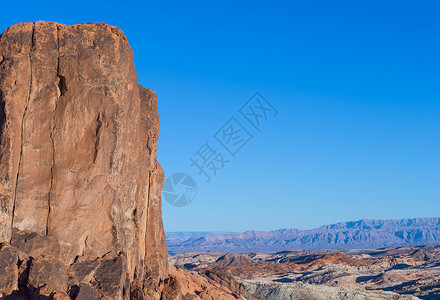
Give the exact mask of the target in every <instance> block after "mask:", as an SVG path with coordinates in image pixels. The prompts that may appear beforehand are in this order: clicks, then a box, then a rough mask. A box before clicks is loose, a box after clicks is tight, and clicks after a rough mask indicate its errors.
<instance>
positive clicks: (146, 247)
mask: <svg viewBox="0 0 440 300" xmlns="http://www.w3.org/2000/svg"><path fill="white" fill-rule="evenodd" d="M151 172H152V171H149V172H148V189H147V210H146V211H145V213H146V214H147V217H146V218H145V241H144V242H145V248H144V249H145V250H144V251H145V253H144V254H143V255H144V257H143V260H144V262H145V256H147V249H148V243H147V241H148V221H149V218H148V213H149V210H150V190H151Z"/></svg>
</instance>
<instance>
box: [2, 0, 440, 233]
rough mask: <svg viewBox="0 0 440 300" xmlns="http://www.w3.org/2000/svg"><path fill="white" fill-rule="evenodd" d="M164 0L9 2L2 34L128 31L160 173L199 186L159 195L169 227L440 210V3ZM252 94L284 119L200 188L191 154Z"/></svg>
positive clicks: (301, 223)
mask: <svg viewBox="0 0 440 300" xmlns="http://www.w3.org/2000/svg"><path fill="white" fill-rule="evenodd" d="M158 2H159V1H154V2H148V1H143V2H138V3H130V2H126V3H122V4H121V3H119V2H112V1H105V2H99V1H98V2H93V1H88V2H81V1H79V2H77V4H76V5H73V3H70V4H69V6H68V7H62V5H61V6H60V2H59V1H57V2H55V1H47V2H46V3H45V4H42V3H36V2H29V3H23V4H20V5H17V4H13V3H12V2H6V3H4V4H2V11H3V13H2V18H1V20H0V30H1V31H3V30H4V29H6V28H7V27H9V26H10V25H11V24H14V23H18V22H23V21H35V20H48V21H56V22H59V23H64V24H75V23H82V22H105V23H109V24H112V25H115V26H118V27H120V28H121V29H122V30H123V31H124V32H125V34H126V35H127V37H128V39H129V41H130V43H131V46H132V48H133V51H134V53H135V63H136V68H137V72H138V77H139V82H140V83H141V84H142V85H144V86H146V87H148V88H150V89H153V90H155V91H156V93H157V95H158V99H159V113H160V115H161V133H160V140H159V156H158V157H159V160H160V162H161V164H162V165H163V168H164V170H165V172H166V175H167V176H168V175H171V174H173V173H175V172H186V173H189V174H190V175H191V176H193V177H194V179H195V180H196V181H197V183H198V195H197V197H196V199H195V200H194V202H193V203H191V204H190V205H189V206H186V207H184V208H175V207H172V206H171V205H169V204H168V203H166V202H165V203H164V204H163V213H164V223H165V229H166V230H168V231H194V230H200V231H209V230H217V231H244V230H248V229H253V230H273V229H278V228H302V229H305V228H313V227H316V226H320V225H324V224H329V223H334V222H339V221H347V220H357V219H361V218H405V217H431V216H438V215H439V211H440V188H439V180H440V172H439V167H440V158H439V153H440V141H439V134H440V122H439V120H440V85H439V80H440V75H439V70H440V61H439V53H440V39H439V35H440V32H439V31H440V18H438V16H439V15H440V3H439V2H437V1H386V3H385V1H240V2H239V1H176V2H174V1H171V2H170V1H168V2H165V1H163V2H160V3H158ZM255 91H260V92H261V93H262V94H263V95H264V97H265V98H266V99H267V100H269V101H270V103H272V104H273V105H274V106H275V107H276V109H277V110H278V115H277V116H276V118H274V119H271V120H268V121H267V122H266V123H265V124H264V126H263V128H262V130H261V132H260V133H257V132H255V131H252V134H253V135H254V139H253V140H252V141H251V142H250V143H249V144H248V145H246V146H245V147H244V148H243V149H242V150H241V151H240V153H239V154H238V155H237V157H235V158H233V159H231V161H230V163H228V164H227V165H226V166H225V168H224V170H221V171H219V173H218V174H217V176H216V177H215V178H214V179H213V180H212V182H210V183H206V182H205V180H204V177H199V176H198V175H197V172H196V170H195V169H194V168H192V167H191V166H190V162H189V160H188V157H189V156H191V155H193V153H194V152H195V151H196V150H197V149H198V148H199V147H200V146H201V145H202V144H203V143H204V142H205V141H207V140H212V135H213V134H214V133H215V132H216V131H217V130H218V129H219V128H220V127H221V126H222V124H223V123H224V122H225V121H227V120H228V119H229V118H230V117H231V116H235V115H237V112H238V109H239V108H240V107H241V105H242V104H243V103H244V102H245V101H246V100H247V99H248V98H249V97H250V96H251V95H252V94H253V93H254V92H255ZM245 124H246V123H243V125H245ZM247 125H249V124H247Z"/></svg>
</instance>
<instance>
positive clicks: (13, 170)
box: [0, 22, 168, 299]
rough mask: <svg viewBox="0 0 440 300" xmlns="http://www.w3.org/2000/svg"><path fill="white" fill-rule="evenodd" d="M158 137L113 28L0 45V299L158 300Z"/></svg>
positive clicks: (27, 34)
mask: <svg viewBox="0 0 440 300" xmlns="http://www.w3.org/2000/svg"><path fill="white" fill-rule="evenodd" d="M158 133H159V117H158V114H157V100H156V96H155V93H154V92H153V91H151V90H148V89H145V88H143V87H141V86H139V85H138V81H137V75H136V70H135V67H134V62H133V53H132V50H131V48H130V46H129V44H128V42H127V38H126V37H125V35H124V34H123V33H122V31H121V30H119V29H118V28H116V27H113V26H109V25H105V24H80V25H73V26H65V25H60V24H56V23H51V22H35V23H20V24H17V25H14V26H12V27H10V28H9V29H7V30H6V31H5V32H4V33H3V34H2V35H1V36H0V243H3V245H2V248H1V249H2V250H1V252H0V257H4V259H3V260H2V261H1V262H0V264H5V268H6V269H7V270H11V272H8V274H11V275H10V276H9V275H4V274H3V273H1V272H0V278H1V279H2V281H3V280H4V282H6V284H3V282H2V283H0V297H1V295H2V294H3V295H8V294H10V293H11V292H12V291H13V290H16V291H17V290H18V289H20V291H21V292H23V291H25V292H26V293H30V292H31V291H32V289H35V290H38V293H40V294H44V295H50V294H52V295H55V294H56V296H57V297H58V295H61V296H59V297H60V298H62V297H63V295H64V296H66V297H67V294H68V293H70V294H71V295H72V294H74V295H75V297H79V296H81V297H83V298H84V297H85V298H84V299H86V298H88V297H92V298H93V296H87V295H95V296H96V295H99V297H102V296H105V297H110V298H111V299H123V298H127V299H128V298H129V297H130V294H132V295H133V294H136V295H137V296H136V297H137V298H139V299H141V298H151V299H159V298H160V293H161V290H160V289H161V288H160V287H161V284H162V282H163V281H164V280H165V279H166V277H167V276H168V265H167V251H166V242H165V235H164V231H163V225H162V217H161V199H160V192H161V189H162V185H163V171H162V169H161V167H160V165H159V164H158V162H157V160H156V145H157V139H158ZM9 244H11V245H12V246H9ZM18 257H19V258H20V261H22V264H21V265H20V264H15V266H14V263H10V261H9V260H12V261H14V259H16V260H17V258H18ZM1 266H2V267H3V265H1ZM14 268H15V269H14ZM2 276H4V277H5V279H3V277H2ZM17 276H20V277H21V278H16V277H17ZM109 276H113V277H112V278H110V277H109ZM115 277H117V278H115ZM54 293H55V294H54Z"/></svg>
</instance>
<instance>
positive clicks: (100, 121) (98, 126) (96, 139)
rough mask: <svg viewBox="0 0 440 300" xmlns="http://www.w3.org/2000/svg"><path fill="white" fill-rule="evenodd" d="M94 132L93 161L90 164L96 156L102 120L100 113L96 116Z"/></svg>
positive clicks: (94, 160)
mask: <svg viewBox="0 0 440 300" xmlns="http://www.w3.org/2000/svg"><path fill="white" fill-rule="evenodd" d="M96 123H97V124H96V131H95V152H94V153H93V161H92V163H95V162H96V157H97V156H98V148H99V139H100V135H101V127H102V120H101V113H99V114H98V117H97V118H96Z"/></svg>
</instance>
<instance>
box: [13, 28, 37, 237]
mask: <svg viewBox="0 0 440 300" xmlns="http://www.w3.org/2000/svg"><path fill="white" fill-rule="evenodd" d="M34 38H35V22H34V23H33V25H32V35H31V46H30V50H29V69H30V76H29V77H30V78H29V94H28V98H27V100H26V105H25V107H24V111H23V117H22V119H21V149H20V157H19V160H18V169H17V179H16V181H15V187H14V203H13V205H12V221H11V229H12V228H13V227H14V218H15V203H16V201H17V187H18V178H19V175H20V168H21V164H22V160H23V145H24V140H23V138H24V118H25V116H26V111H27V108H28V105H29V102H30V100H31V93H32V52H33V50H34V47H35V41H34ZM11 239H12V237H11Z"/></svg>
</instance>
